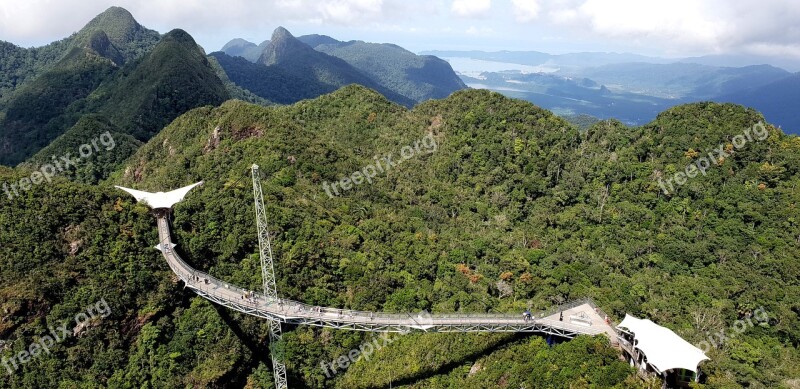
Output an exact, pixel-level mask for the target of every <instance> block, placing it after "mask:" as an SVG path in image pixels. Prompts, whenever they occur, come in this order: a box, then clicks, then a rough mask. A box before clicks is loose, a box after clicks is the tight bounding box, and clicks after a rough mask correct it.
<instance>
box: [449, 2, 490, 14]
mask: <svg viewBox="0 0 800 389" xmlns="http://www.w3.org/2000/svg"><path fill="white" fill-rule="evenodd" d="M491 8H492V0H453V4H452V5H451V6H450V10H451V11H453V14H455V15H456V16H458V17H462V18H478V17H485V16H489V15H488V14H489V11H490V10H491Z"/></svg>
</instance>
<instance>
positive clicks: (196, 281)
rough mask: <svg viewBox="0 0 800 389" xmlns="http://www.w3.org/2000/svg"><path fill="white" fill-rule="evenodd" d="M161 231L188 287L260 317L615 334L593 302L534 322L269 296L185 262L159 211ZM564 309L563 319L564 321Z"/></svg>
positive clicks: (352, 325)
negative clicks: (360, 307)
mask: <svg viewBox="0 0 800 389" xmlns="http://www.w3.org/2000/svg"><path fill="white" fill-rule="evenodd" d="M158 230H159V238H160V242H161V243H160V244H159V245H158V246H156V248H157V249H158V250H160V251H161V252H162V254H163V255H164V258H165V259H166V260H167V263H168V264H169V266H170V268H171V269H172V271H173V272H174V273H175V274H176V275H177V276H178V277H179V278H180V279H181V280H182V281H183V282H184V283H185V285H186V287H188V288H191V289H192V290H193V291H194V292H196V293H197V294H198V295H200V296H202V297H204V298H206V299H208V300H210V301H212V302H215V303H218V304H220V305H224V306H226V307H228V308H231V309H234V310H237V311H240V312H243V313H246V314H250V315H253V316H257V317H261V318H266V319H274V320H279V321H281V322H285V323H294V324H307V325H316V326H322V327H332V328H343V329H351V330H359V331H387V332H408V331H414V330H421V331H430V332H538V333H544V334H551V335H557V336H562V337H567V338H572V337H575V336H577V335H581V334H586V335H597V334H606V335H607V336H609V338H610V339H612V340H613V339H615V338H616V336H615V334H614V330H613V328H612V327H611V326H610V325H609V324H607V323H606V321H605V320H604V318H603V317H601V313H600V311H598V310H597V309H596V307H594V305H593V304H592V303H591V301H589V300H587V301H578V302H574V303H571V304H567V305H564V306H560V307H555V308H553V309H550V310H548V311H546V312H539V313H534V314H533V320H528V321H526V320H524V318H523V317H522V314H521V313H520V314H433V315H431V314H427V313H415V314H409V313H380V312H368V311H352V310H346V309H336V308H329V307H320V306H311V305H307V304H303V303H300V302H297V301H292V300H287V299H277V300H274V299H272V300H271V299H269V298H267V297H266V296H265V295H264V294H262V293H258V292H251V291H248V290H245V289H242V288H240V287H238V286H236V285H232V284H230V283H227V282H224V281H222V280H219V279H217V278H214V277H212V276H211V275H209V274H207V273H203V272H200V271H198V270H196V269H194V268H192V267H191V266H189V265H188V264H187V263H186V262H184V261H183V259H181V258H180V256H179V255H178V254H177V253H176V252H175V251H174V247H175V244H173V242H172V237H171V235H170V230H169V221H168V220H167V217H166V215H165V214H159V215H158ZM561 312H563V321H562V320H560V319H561V317H560V313H561ZM581 312H582V313H584V314H585V318H584V319H575V318H574V317H573V316H576V317H577V315H578V314H579V313H581ZM587 318H588V319H587Z"/></svg>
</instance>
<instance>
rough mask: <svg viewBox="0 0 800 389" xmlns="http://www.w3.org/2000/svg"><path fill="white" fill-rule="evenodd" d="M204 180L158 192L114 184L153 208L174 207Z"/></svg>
mask: <svg viewBox="0 0 800 389" xmlns="http://www.w3.org/2000/svg"><path fill="white" fill-rule="evenodd" d="M202 183H203V181H200V182H198V183H196V184H192V185H189V186H184V187H183V188H180V189H175V190H173V191H171V192H166V193H164V192H157V193H150V192H143V191H140V190H136V189H130V188H123V187H121V186H114V187H115V188H117V189H122V190H124V191H126V192H128V193H130V194H131V196H133V197H135V198H136V200H137V201H139V202H140V203H145V204H147V205H148V206H149V207H150V208H152V209H158V208H172V206H173V205H175V203H177V202H179V201H181V200H183V198H184V197H185V196H186V194H187V193H189V191H190V190H192V188H194V187H196V186H198V185H200V184H202Z"/></svg>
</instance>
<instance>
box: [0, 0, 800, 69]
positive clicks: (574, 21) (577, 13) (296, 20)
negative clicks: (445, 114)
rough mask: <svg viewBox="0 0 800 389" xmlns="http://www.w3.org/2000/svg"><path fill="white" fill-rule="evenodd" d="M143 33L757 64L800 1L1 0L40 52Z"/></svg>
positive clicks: (785, 55) (1, 17) (16, 36)
mask: <svg viewBox="0 0 800 389" xmlns="http://www.w3.org/2000/svg"><path fill="white" fill-rule="evenodd" d="M113 5H116V6H121V7H124V8H126V9H127V10H129V11H130V12H131V13H132V14H133V15H134V17H135V18H136V19H137V20H138V21H139V23H141V24H142V25H144V26H146V27H148V28H151V29H154V30H157V31H159V32H162V33H165V32H167V31H169V30H171V29H173V28H182V29H184V30H186V31H187V32H189V33H190V34H191V35H192V36H193V37H194V38H195V39H196V40H197V42H198V43H199V44H200V45H202V46H203V48H204V49H205V50H206V51H208V52H212V51H217V50H219V49H220V48H221V47H222V46H223V45H224V44H225V43H226V42H227V41H229V40H230V39H232V38H244V39H247V40H249V41H251V42H255V43H259V42H261V41H263V40H265V39H269V37H270V35H271V34H272V31H273V30H274V29H275V28H276V27H278V26H283V27H286V28H287V29H288V30H289V31H290V32H292V34H294V35H295V36H299V35H305V34H312V33H318V34H324V35H330V36H332V37H334V38H337V39H339V40H364V41H368V42H379V43H384V42H391V43H395V44H398V45H400V46H403V47H405V48H407V49H409V50H411V51H414V52H420V51H424V50H487V51H494V50H535V51H544V52H549V53H554V54H560V53H567V52H583V51H602V52H628V53H636V54H643V55H651V56H662V57H688V56H700V55H712V54H738V55H763V56H771V57H773V58H776V59H783V60H791V61H800V1H798V0H506V1H499V0H224V1H219V0H215V1H211V0H158V1H152V0H151V1H145V0H117V1H114V2H112V1H104V0H2V2H0V40H5V41H9V42H12V43H15V44H17V45H20V46H24V47H31V46H41V45H43V44H46V43H49V42H51V41H54V40H58V39H61V38H64V37H66V36H68V35H69V34H71V33H73V32H75V31H77V30H79V29H80V28H81V27H83V25H85V24H86V23H87V22H88V21H89V20H91V19H92V17H94V16H95V15H97V14H99V13H101V12H102V11H103V10H105V9H107V8H108V7H110V6H113Z"/></svg>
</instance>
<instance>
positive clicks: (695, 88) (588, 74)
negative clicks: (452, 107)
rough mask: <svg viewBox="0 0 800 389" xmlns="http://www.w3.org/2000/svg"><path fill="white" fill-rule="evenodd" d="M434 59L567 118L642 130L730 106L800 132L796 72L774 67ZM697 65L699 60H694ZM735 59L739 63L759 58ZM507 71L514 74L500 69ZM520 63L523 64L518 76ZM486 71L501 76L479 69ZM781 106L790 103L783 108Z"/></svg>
mask: <svg viewBox="0 0 800 389" xmlns="http://www.w3.org/2000/svg"><path fill="white" fill-rule="evenodd" d="M428 53H430V54H436V55H440V56H442V57H444V58H446V59H448V60H450V61H452V62H453V63H456V64H458V65H460V66H465V67H469V68H468V69H457V70H459V75H460V77H461V78H462V80H463V81H464V82H465V83H466V84H467V85H468V86H470V87H474V88H488V89H490V90H494V91H497V92H499V93H503V94H505V95H507V96H510V97H515V98H522V99H525V100H528V101H531V102H533V103H535V104H538V105H540V106H542V107H544V108H547V109H551V110H553V111H554V112H557V113H558V114H560V115H564V116H569V115H579V114H588V115H592V116H596V117H598V118H601V119H607V118H616V119H619V120H622V121H624V122H626V123H629V124H632V125H641V124H645V123H647V122H649V121H651V120H653V119H654V118H655V117H656V115H657V114H658V113H659V112H661V111H663V110H665V109H668V108H670V107H673V106H676V105H679V104H685V103H690V102H698V101H718V102H728V101H730V102H741V103H743V104H746V105H748V106H750V107H753V108H755V109H758V110H759V111H762V112H764V113H765V114H766V115H767V119H768V120H770V121H771V122H773V123H775V124H778V125H780V126H782V128H784V129H785V130H786V131H788V132H791V133H800V120H797V115H795V113H794V110H792V109H789V108H788V107H786V106H787V105H791V103H792V102H796V101H798V100H797V97H796V94H793V93H792V92H791V90H792V89H791V87H792V85H794V80H795V79H796V74H792V73H790V72H788V71H786V70H784V69H781V68H778V67H775V66H771V65H766V64H761V65H745V66H740V67H732V66H720V65H719V63H720V61H722V60H723V59H724V58H728V57H719V58H716V57H715V58H716V59H715V58H712V57H703V58H688V59H668V58H657V57H646V56H641V55H635V54H620V53H572V54H559V55H552V54H547V53H541V52H530V51H525V52H514V51H501V52H483V51H434V52H428ZM695 59H696V60H697V62H692V60H695ZM733 59H736V63H752V62H748V61H757V60H759V58H758V57H748V58H739V57H737V58H731V60H732V61H733ZM463 60H467V61H473V62H468V63H462V62H463ZM482 61H488V62H482ZM504 65H505V66H507V67H506V68H507V69H508V70H504V71H498V70H496V69H500V68H503V66H504ZM518 65H523V66H522V68H521V69H517V70H514V69H515V68H519V67H520V66H518ZM454 66H455V65H454ZM481 67H485V68H494V69H495V70H486V71H483V70H479V68H481ZM756 91H757V92H756ZM776 101H783V102H785V103H781V104H777V105H776V104H774V102H776ZM784 107H786V108H784Z"/></svg>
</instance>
